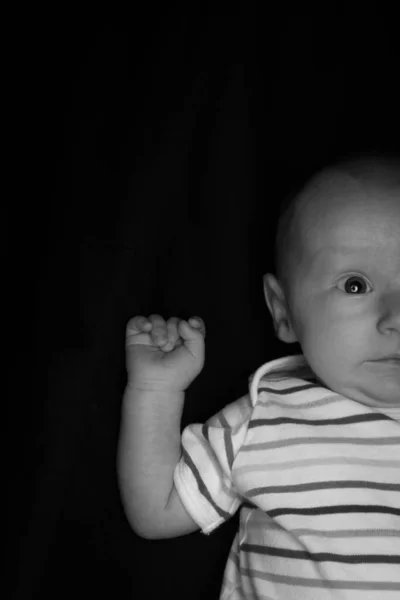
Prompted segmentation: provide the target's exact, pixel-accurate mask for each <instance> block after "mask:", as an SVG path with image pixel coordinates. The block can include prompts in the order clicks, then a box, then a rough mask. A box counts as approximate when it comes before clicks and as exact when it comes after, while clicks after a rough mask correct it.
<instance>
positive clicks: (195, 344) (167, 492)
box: [117, 315, 205, 539]
mask: <svg viewBox="0 0 400 600" xmlns="http://www.w3.org/2000/svg"><path fill="white" fill-rule="evenodd" d="M197 321H198V323H197V324H196V325H193V326H190V325H189V324H188V323H187V322H186V321H182V320H179V319H177V318H176V317H171V318H170V319H169V320H168V322H167V323H166V322H165V321H164V319H163V318H162V317H161V316H160V315H151V316H150V317H149V318H148V319H146V318H145V317H141V316H138V317H134V318H133V319H131V321H130V322H129V323H128V325H127V338H126V364H127V370H128V383H127V386H126V389H125V392H124V397H123V402H122V419H121V431H120V437H119V445H118V457H117V473H118V481H119V487H120V492H121V500H122V503H123V506H124V509H125V513H126V516H127V518H128V520H129V522H130V524H131V526H132V528H133V530H134V531H135V532H136V533H137V534H138V535H140V536H142V537H145V538H153V539H157V538H167V537H177V536H180V535H184V534H186V533H190V532H192V531H194V530H195V529H198V528H199V527H198V525H197V524H196V523H195V522H194V521H193V519H192V518H191V517H190V516H189V514H188V513H187V511H186V509H185V508H184V506H183V504H182V503H181V501H180V499H179V496H178V494H177V492H176V490H175V487H174V479H173V477H174V470H175V467H176V465H177V464H178V462H179V459H180V457H181V435H180V424H181V417H182V410H183V404H184V399H185V390H186V388H187V387H188V385H190V382H191V381H193V379H194V378H195V377H196V376H197V375H198V373H199V372H200V371H201V369H202V366H203V363H204V335H205V333H204V332H205V329H204V324H203V323H202V321H201V320H200V319H197Z"/></svg>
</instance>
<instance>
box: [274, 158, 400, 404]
mask: <svg viewBox="0 0 400 600" xmlns="http://www.w3.org/2000/svg"><path fill="white" fill-rule="evenodd" d="M264 291H265V298H266V302H267V305H268V309H269V311H270V313H271V316H272V318H273V321H274V326H275V331H276V334H277V336H278V338H279V339H280V340H281V341H283V342H286V343H293V342H299V344H300V346H301V349H302V352H303V354H304V356H305V358H306V360H307V362H308V363H309V365H310V367H311V368H312V370H313V372H314V373H315V375H316V376H317V378H318V379H319V380H320V381H321V382H322V383H323V384H324V385H325V386H326V387H328V388H330V389H332V390H333V391H336V392H338V393H340V394H343V395H344V396H348V397H350V398H353V399H354V400H357V401H359V402H362V403H363V404H368V405H376V406H382V407H383V406H394V405H396V404H397V405H400V161H399V160H398V159H393V158H392V159H388V158H379V157H367V158H360V159H358V160H355V159H352V160H349V161H346V162H341V163H336V164H335V165H333V166H331V167H329V168H326V169H324V170H323V171H321V172H319V173H317V175H316V176H315V177H313V178H312V180H311V181H310V182H309V183H308V184H307V185H306V186H305V187H304V188H303V189H302V190H301V191H300V193H299V194H298V195H297V196H296V197H295V198H293V200H292V202H291V203H290V204H289V206H288V207H287V208H286V210H285V211H284V213H283V215H282V216H281V219H280V223H279V225H278V232H277V237H276V276H274V275H272V274H271V273H267V274H266V275H265V276H264ZM389 355H397V356H398V359H397V360H393V361H389V360H387V361H380V362H378V360H379V359H382V358H384V357H386V356H389Z"/></svg>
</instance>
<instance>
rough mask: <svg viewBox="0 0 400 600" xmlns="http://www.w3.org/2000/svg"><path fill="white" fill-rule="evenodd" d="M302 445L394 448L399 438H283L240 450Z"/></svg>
mask: <svg viewBox="0 0 400 600" xmlns="http://www.w3.org/2000/svg"><path fill="white" fill-rule="evenodd" d="M304 444H337V445H339V444H341V445H343V444H357V445H362V446H396V445H400V437H398V436H395V437H394V436H393V437H390V436H388V437H376V438H373V437H367V438H356V437H336V436H335V437H329V436H325V437H321V436H315V437H312V436H304V437H296V438H285V439H283V440H277V441H274V442H260V443H255V444H246V445H243V446H242V450H246V451H247V452H255V451H256V450H269V449H271V448H285V447H286V446H299V445H304Z"/></svg>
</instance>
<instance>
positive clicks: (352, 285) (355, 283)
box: [342, 275, 369, 296]
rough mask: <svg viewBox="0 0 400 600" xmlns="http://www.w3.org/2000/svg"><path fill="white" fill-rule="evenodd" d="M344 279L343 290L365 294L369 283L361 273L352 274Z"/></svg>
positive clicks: (355, 293) (354, 293)
mask: <svg viewBox="0 0 400 600" xmlns="http://www.w3.org/2000/svg"><path fill="white" fill-rule="evenodd" d="M342 281H344V286H343V288H344V289H343V291H344V292H345V293H346V294H350V295H352V296H355V295H359V294H365V292H366V288H367V285H369V284H367V281H366V280H365V279H364V277H361V276H360V275H351V276H350V277H346V278H344V279H342Z"/></svg>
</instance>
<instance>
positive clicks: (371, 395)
mask: <svg viewBox="0 0 400 600" xmlns="http://www.w3.org/2000/svg"><path fill="white" fill-rule="evenodd" d="M313 373H314V377H315V379H316V381H317V383H319V384H320V385H321V386H322V387H325V388H328V389H330V390H332V391H333V392H336V393H337V394H340V395H341V396H344V397H346V398H349V399H350V400H354V401H355V402H359V403H360V404H364V405H365V406H370V407H372V408H377V409H379V408H395V407H399V408H400V371H399V372H398V373H396V374H395V376H394V377H391V378H389V377H386V378H384V380H379V378H375V380H372V381H368V382H367V381H363V382H362V383H361V384H360V383H359V382H354V384H349V382H348V381H346V382H344V381H343V382H342V381H337V380H336V381H332V382H330V385H329V384H328V383H327V382H326V381H324V380H323V379H322V378H320V377H319V376H318V375H317V374H316V373H315V371H313ZM371 379H374V378H371Z"/></svg>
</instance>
